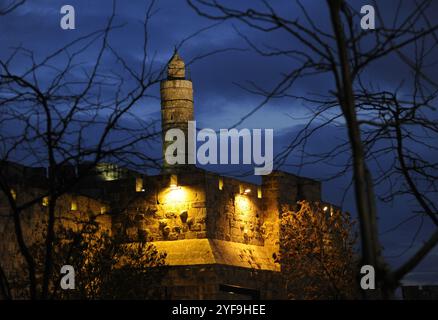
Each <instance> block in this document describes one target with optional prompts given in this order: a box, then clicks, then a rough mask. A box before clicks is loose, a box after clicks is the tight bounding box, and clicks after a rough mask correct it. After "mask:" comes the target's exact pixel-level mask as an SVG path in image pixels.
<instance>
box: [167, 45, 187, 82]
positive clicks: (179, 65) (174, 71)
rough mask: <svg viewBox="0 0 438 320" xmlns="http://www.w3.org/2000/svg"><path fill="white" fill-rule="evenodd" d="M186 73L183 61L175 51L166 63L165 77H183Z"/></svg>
mask: <svg viewBox="0 0 438 320" xmlns="http://www.w3.org/2000/svg"><path fill="white" fill-rule="evenodd" d="M185 75H186V69H185V63H184V61H183V60H182V59H181V57H180V56H179V55H178V52H176V51H175V53H174V54H173V56H172V58H170V60H169V63H168V64H167V78H169V79H184V78H185Z"/></svg>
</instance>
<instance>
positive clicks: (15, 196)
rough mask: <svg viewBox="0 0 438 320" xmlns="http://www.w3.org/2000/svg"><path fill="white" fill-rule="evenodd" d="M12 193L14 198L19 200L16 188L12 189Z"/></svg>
mask: <svg viewBox="0 0 438 320" xmlns="http://www.w3.org/2000/svg"><path fill="white" fill-rule="evenodd" d="M11 195H12V199H14V200H17V193H16V192H15V190H14V189H11Z"/></svg>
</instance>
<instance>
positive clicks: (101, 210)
mask: <svg viewBox="0 0 438 320" xmlns="http://www.w3.org/2000/svg"><path fill="white" fill-rule="evenodd" d="M105 213H106V207H105V206H102V207H100V214H105Z"/></svg>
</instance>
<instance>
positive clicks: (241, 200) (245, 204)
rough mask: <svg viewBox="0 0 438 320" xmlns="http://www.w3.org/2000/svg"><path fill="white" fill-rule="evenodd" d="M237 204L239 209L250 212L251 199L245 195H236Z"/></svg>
mask: <svg viewBox="0 0 438 320" xmlns="http://www.w3.org/2000/svg"><path fill="white" fill-rule="evenodd" d="M236 206H237V209H239V210H240V211H242V212H243V213H249V210H250V209H251V204H250V201H249V199H248V198H247V197H245V196H243V195H236Z"/></svg>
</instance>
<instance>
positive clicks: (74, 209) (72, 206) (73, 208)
mask: <svg viewBox="0 0 438 320" xmlns="http://www.w3.org/2000/svg"><path fill="white" fill-rule="evenodd" d="M70 210H72V211H76V210H78V203H77V202H76V201H75V200H72V202H71V207H70Z"/></svg>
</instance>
